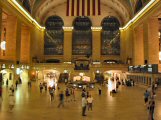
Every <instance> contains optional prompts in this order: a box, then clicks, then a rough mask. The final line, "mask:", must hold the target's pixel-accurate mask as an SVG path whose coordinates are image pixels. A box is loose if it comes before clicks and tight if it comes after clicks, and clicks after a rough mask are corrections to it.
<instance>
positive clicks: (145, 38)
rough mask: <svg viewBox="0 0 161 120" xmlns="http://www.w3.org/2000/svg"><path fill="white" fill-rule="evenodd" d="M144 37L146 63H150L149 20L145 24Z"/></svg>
mask: <svg viewBox="0 0 161 120" xmlns="http://www.w3.org/2000/svg"><path fill="white" fill-rule="evenodd" d="M143 39H144V64H148V61H149V60H148V22H147V21H145V22H144V24H143Z"/></svg>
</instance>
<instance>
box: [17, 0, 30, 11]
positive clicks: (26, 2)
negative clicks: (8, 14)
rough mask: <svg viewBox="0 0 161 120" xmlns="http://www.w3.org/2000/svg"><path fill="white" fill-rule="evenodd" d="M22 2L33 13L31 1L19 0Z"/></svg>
mask: <svg viewBox="0 0 161 120" xmlns="http://www.w3.org/2000/svg"><path fill="white" fill-rule="evenodd" d="M19 1H20V2H21V3H22V6H23V7H24V8H25V9H26V10H27V11H28V12H29V13H31V3H30V2H31V1H30V0H19Z"/></svg>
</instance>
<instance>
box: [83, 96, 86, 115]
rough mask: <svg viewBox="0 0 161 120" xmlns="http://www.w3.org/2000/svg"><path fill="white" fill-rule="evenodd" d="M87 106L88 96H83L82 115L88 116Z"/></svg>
mask: <svg viewBox="0 0 161 120" xmlns="http://www.w3.org/2000/svg"><path fill="white" fill-rule="evenodd" d="M86 106H87V100H86V96H82V116H86Z"/></svg>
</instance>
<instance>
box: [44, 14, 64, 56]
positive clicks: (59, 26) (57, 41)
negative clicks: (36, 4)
mask: <svg viewBox="0 0 161 120" xmlns="http://www.w3.org/2000/svg"><path fill="white" fill-rule="evenodd" d="M45 26H46V31H45V42H44V54H45V55H63V49H64V47H63V46H64V30H63V26H64V22H63V20H62V19H61V18H60V17H59V16H51V17H49V18H48V19H47V21H46V23H45Z"/></svg>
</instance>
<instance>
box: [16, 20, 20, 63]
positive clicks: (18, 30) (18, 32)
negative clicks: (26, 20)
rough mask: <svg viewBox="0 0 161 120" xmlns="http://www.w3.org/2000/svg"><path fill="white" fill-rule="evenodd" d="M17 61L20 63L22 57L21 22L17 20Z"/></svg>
mask: <svg viewBox="0 0 161 120" xmlns="http://www.w3.org/2000/svg"><path fill="white" fill-rule="evenodd" d="M15 57H16V58H15V61H16V63H20V62H21V61H20V57H21V22H20V21H19V20H17V29H16V56H15Z"/></svg>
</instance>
